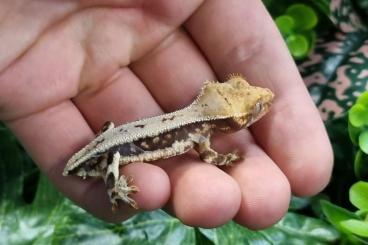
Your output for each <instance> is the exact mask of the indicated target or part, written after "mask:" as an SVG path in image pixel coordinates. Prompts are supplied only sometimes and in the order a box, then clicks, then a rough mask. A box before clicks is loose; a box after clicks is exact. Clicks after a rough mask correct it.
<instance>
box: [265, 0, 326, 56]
mask: <svg viewBox="0 0 368 245" xmlns="http://www.w3.org/2000/svg"><path fill="white" fill-rule="evenodd" d="M315 2H316V3H318V5H314V4H313V1H310V2H309V3H310V4H311V5H307V4H304V3H297V2H295V1H281V3H280V2H279V1H277V3H275V2H272V1H266V5H268V6H269V9H271V10H274V11H273V13H274V16H275V23H276V26H277V27H278V29H279V31H280V32H281V34H282V36H283V37H284V39H285V42H286V45H287V46H288V48H289V51H290V53H291V55H292V56H293V57H294V59H303V58H305V57H306V56H307V55H308V54H309V53H310V51H311V50H312V49H313V47H314V44H315V40H316V38H315V37H316V33H315V28H316V26H317V23H318V19H319V17H318V14H317V12H316V10H315V9H314V8H313V7H312V5H313V6H316V8H320V9H321V11H323V12H325V13H328V9H329V8H328V7H327V8H326V3H324V2H323V1H322V2H320V1H315ZM282 6H284V8H282ZM271 12H272V11H271Z"/></svg>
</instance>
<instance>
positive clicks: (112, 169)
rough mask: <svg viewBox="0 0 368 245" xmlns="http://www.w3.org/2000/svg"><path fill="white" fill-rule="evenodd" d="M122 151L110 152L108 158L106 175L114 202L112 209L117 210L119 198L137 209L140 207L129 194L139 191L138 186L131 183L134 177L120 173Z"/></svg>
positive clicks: (109, 193)
mask: <svg viewBox="0 0 368 245" xmlns="http://www.w3.org/2000/svg"><path fill="white" fill-rule="evenodd" d="M119 162H120V153H119V152H118V151H117V152H112V153H109V156H108V160H107V164H108V167H107V172H106V177H105V184H106V187H107V193H108V195H109V198H110V201H111V203H112V210H113V211H115V210H116V209H117V207H118V200H121V201H123V202H125V203H127V204H129V205H130V206H132V207H133V208H135V209H138V205H137V203H136V201H134V200H133V199H132V198H131V197H130V196H129V195H130V194H133V193H136V192H138V191H139V190H138V187H136V186H134V185H130V184H131V183H132V181H133V178H132V177H127V176H125V175H119Z"/></svg>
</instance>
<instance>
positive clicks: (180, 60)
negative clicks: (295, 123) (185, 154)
mask: <svg viewBox="0 0 368 245" xmlns="http://www.w3.org/2000/svg"><path fill="white" fill-rule="evenodd" d="M133 69H134V71H135V72H136V73H137V74H138V76H139V77H141V78H142V79H143V81H144V83H145V85H146V87H148V88H150V90H151V91H152V94H153V96H154V97H155V99H156V101H159V103H160V105H161V106H162V107H163V108H165V109H167V110H173V109H174V108H175V109H178V108H182V107H183V106H184V105H186V104H188V103H190V102H191V101H192V100H193V98H194V97H195V95H197V94H198V91H199V88H200V87H201V86H202V83H203V81H204V80H206V79H211V78H213V77H214V75H213V72H212V70H211V68H210V67H209V65H208V63H207V62H206V60H205V59H204V58H203V56H202V55H201V53H200V51H199V50H198V49H197V48H196V46H195V44H194V43H193V42H192V41H191V40H190V39H189V38H188V36H187V35H186V34H185V33H183V32H177V33H175V34H174V37H170V39H169V40H167V42H165V43H164V44H162V45H161V46H160V47H159V48H158V49H156V50H155V51H154V52H151V54H150V56H147V57H145V58H144V59H142V60H140V61H138V62H137V63H135V64H134V66H133ZM163 88H165V89H163ZM188 95H189V96H188ZM244 134H246V133H245V132H243V133H241V134H235V136H226V137H225V136H224V135H221V137H220V141H221V144H219V145H218V149H219V150H220V152H231V151H234V149H239V150H241V151H245V152H244V154H245V159H244V163H243V164H241V166H242V167H239V166H238V165H239V164H236V165H235V166H236V170H234V171H230V172H229V173H230V175H231V176H232V177H234V178H235V180H236V181H237V185H238V188H239V187H240V193H241V208H240V210H238V211H237V212H238V214H237V216H236V217H237V220H238V222H239V223H242V224H245V225H247V226H249V227H253V228H255V227H258V228H259V227H265V226H268V225H270V224H272V223H274V222H276V221H277V220H279V219H280V217H282V216H283V214H284V213H285V212H286V209H287V207H288V203H289V199H290V187H289V185H288V182H287V181H286V178H285V176H284V175H283V174H282V173H281V172H280V170H279V169H278V168H277V167H276V165H275V164H274V162H273V161H272V160H271V159H270V158H269V157H268V156H267V155H266V154H265V153H264V152H263V151H262V150H261V149H260V148H259V147H257V146H256V144H255V142H254V141H253V140H252V137H251V135H250V134H249V133H247V134H246V135H248V136H247V137H245V136H244ZM236 139H237V140H236ZM247 149H249V150H247ZM248 151H249V153H248ZM253 152H255V153H257V154H256V155H257V157H251V156H252V155H254V154H255V153H253ZM248 156H249V157H248ZM196 157H197V158H198V156H196ZM248 164H249V166H247V165H248ZM192 165H193V164H190V165H185V166H177V165H170V164H167V165H164V167H165V170H166V171H167V172H168V174H169V175H170V176H173V178H171V181H172V183H173V185H172V190H173V191H172V193H173V194H172V203H171V205H172V206H171V209H173V210H174V213H175V214H176V215H177V216H178V217H179V218H180V219H182V220H184V221H185V222H186V223H187V224H190V225H198V224H202V225H203V224H204V222H206V221H208V223H207V225H208V224H209V223H210V221H209V220H210V219H209V218H208V217H211V218H214V217H218V215H219V214H226V215H228V216H227V217H226V218H225V217H221V218H220V219H222V220H226V219H230V218H232V217H230V215H231V214H234V213H233V210H234V209H235V208H238V207H239V206H238V204H239V199H235V195H239V192H235V191H234V187H232V186H231V185H228V186H226V188H228V189H226V188H224V186H222V187H221V186H220V183H219V182H220V181H221V179H224V178H223V177H220V176H222V174H223V173H221V174H220V173H217V171H216V170H217V168H211V169H208V170H207V171H205V170H202V169H201V168H202V167H198V171H201V177H198V174H197V175H196V174H194V173H193V172H192V171H194V170H192V169H191V168H193V167H194V166H195V165H193V166H192ZM197 165H198V164H197ZM248 168H250V169H249V170H250V171H248ZM230 169H232V168H229V170H230ZM243 170H244V171H243ZM238 171H241V173H237V172H238ZM187 173H193V174H187ZM260 173H262V174H263V173H264V175H263V176H262V178H261V177H259V178H257V176H259V175H260ZM179 176H180V178H179ZM211 176H212V177H211ZM261 179H264V180H270V181H261V182H260V181H259V180H261ZM202 181H205V182H206V183H205V184H203V185H200V186H197V184H198V182H199V183H201V182H202ZM222 181H224V180H222ZM245 181H247V184H246V185H245V184H244V182H245ZM248 182H251V183H248ZM229 183H231V182H229ZM274 183H278V184H277V185H276V184H274ZM211 186H216V188H214V189H215V190H217V191H211V190H212V188H211ZM275 193H277V194H278V195H277V198H275V200H274V202H270V201H269V196H270V194H275ZM231 195H234V196H233V197H234V199H232V200H231V199H229V197H230V196H231ZM219 196H221V198H219ZM185 200H187V201H185ZM198 200H200V201H198ZM203 200H207V201H206V202H204V201H203ZM188 202H191V205H189V204H188ZM215 205H216V207H215ZM257 207H262V209H258V210H256V208H257ZM216 209H217V211H215V210H216ZM203 210H207V211H206V212H203ZM218 210H221V212H219V211H218ZM223 210H227V211H228V212H223ZM229 210H231V212H229ZM271 214H272V215H271ZM220 219H219V220H220ZM211 221H213V220H211Z"/></svg>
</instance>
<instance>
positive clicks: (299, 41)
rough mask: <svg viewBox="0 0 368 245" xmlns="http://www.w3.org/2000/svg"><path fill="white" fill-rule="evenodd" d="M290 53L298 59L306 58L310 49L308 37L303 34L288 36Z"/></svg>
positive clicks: (287, 42) (287, 41)
mask: <svg viewBox="0 0 368 245" xmlns="http://www.w3.org/2000/svg"><path fill="white" fill-rule="evenodd" d="M286 44H287V46H288V48H289V51H290V53H291V54H292V55H293V57H294V58H296V59H301V58H304V57H305V56H306V55H307V54H308V51H309V42H308V39H307V38H306V37H305V36H304V35H301V34H292V35H290V36H288V37H287V38H286Z"/></svg>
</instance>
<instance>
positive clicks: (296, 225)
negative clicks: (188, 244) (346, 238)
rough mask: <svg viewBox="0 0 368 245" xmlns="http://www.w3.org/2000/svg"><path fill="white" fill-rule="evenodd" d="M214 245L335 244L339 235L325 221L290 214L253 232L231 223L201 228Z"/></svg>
mask: <svg viewBox="0 0 368 245" xmlns="http://www.w3.org/2000/svg"><path fill="white" fill-rule="evenodd" d="M200 231H201V232H202V233H203V234H204V235H205V236H207V237H208V239H209V240H210V241H212V242H213V243H214V244H219V245H222V244H332V243H334V242H335V241H337V239H338V238H339V233H338V232H336V230H335V229H332V228H331V226H329V225H328V224H326V223H325V222H323V221H321V220H318V219H315V218H310V217H306V216H303V215H299V214H294V213H288V214H287V215H286V216H285V217H284V218H283V219H282V220H281V221H279V222H278V223H277V224H276V225H274V226H273V227H271V228H268V229H265V230H261V231H251V230H248V229H244V228H243V227H242V226H240V225H238V224H236V223H234V222H230V223H229V224H227V225H225V226H223V227H220V228H216V229H200Z"/></svg>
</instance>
